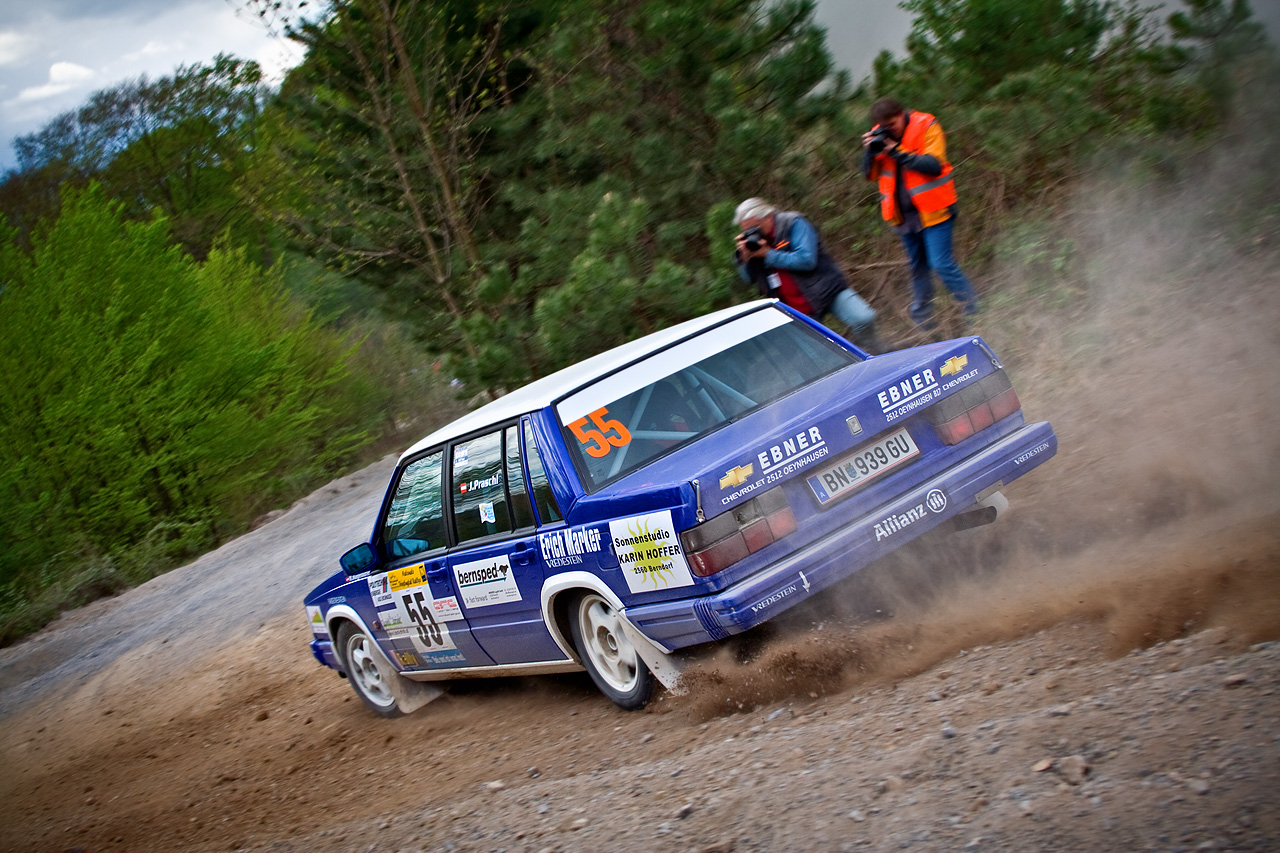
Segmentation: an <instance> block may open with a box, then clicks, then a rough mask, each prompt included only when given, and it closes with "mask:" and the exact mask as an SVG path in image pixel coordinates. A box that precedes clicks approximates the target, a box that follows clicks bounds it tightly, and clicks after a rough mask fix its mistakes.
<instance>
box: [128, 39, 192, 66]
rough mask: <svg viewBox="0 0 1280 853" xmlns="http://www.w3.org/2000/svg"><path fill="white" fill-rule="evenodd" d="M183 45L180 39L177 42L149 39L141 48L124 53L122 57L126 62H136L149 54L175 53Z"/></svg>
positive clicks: (149, 55)
mask: <svg viewBox="0 0 1280 853" xmlns="http://www.w3.org/2000/svg"><path fill="white" fill-rule="evenodd" d="M184 47H185V44H184V43H183V42H181V41H179V42H178V43H177V44H173V43H169V42H162V41H149V42H147V43H146V44H144V45H143V46H142V49H141V50H137V51H134V52H133V53H126V54H125V55H124V56H123V57H122V58H123V59H124V60H125V61H126V62H137V61H138V60H140V59H146V58H147V57H151V56H160V55H162V54H165V53H175V52H177V51H181V50H182V49H183V48H184Z"/></svg>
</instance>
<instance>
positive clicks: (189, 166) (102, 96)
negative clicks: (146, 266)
mask: <svg viewBox="0 0 1280 853" xmlns="http://www.w3.org/2000/svg"><path fill="white" fill-rule="evenodd" d="M267 95H268V92H267V90H266V88H265V87H264V85H263V83H262V73H261V70H260V69H259V68H258V65H257V63H255V62H252V61H246V60H240V59H236V58H234V57H230V56H226V55H219V56H218V57H216V58H215V59H214V60H213V62H212V64H210V65H207V66H206V65H191V66H185V67H181V68H179V69H178V70H177V71H176V72H175V73H174V74H173V75H172V76H168V77H162V78H160V79H158V80H148V79H147V78H145V77H141V78H138V79H136V80H129V81H126V82H124V83H121V84H119V85H117V86H113V87H111V88H108V89H103V90H101V91H98V92H95V93H94V94H93V95H92V96H90V98H89V101H88V102H87V103H86V104H85V105H84V106H82V107H80V108H79V109H78V110H73V111H70V112H66V113H63V114H62V115H59V116H57V117H56V118H54V119H53V120H51V121H50V122H49V123H48V124H46V125H45V126H44V127H43V128H42V129H41V130H39V131H37V132H35V133H31V134H28V135H26V136H21V137H19V138H18V139H16V140H14V149H15V151H16V152H17V156H18V163H19V168H18V170H17V171H16V172H13V173H11V174H9V175H8V176H6V179H5V181H4V182H3V184H0V211H3V212H4V213H5V214H6V215H7V216H8V217H9V220H10V223H11V224H12V225H15V226H18V227H19V228H20V231H21V233H22V235H23V237H24V239H26V238H29V236H30V234H31V233H32V231H33V230H34V228H35V227H36V225H37V224H38V223H39V222H40V221H46V220H52V219H53V218H54V217H56V215H57V210H58V204H59V194H60V191H61V188H62V187H64V186H66V185H70V186H76V187H84V186H86V185H87V184H88V183H89V182H90V181H97V182H98V183H100V184H101V185H102V186H103V189H104V191H105V192H106V193H107V195H108V196H109V197H111V198H114V199H116V200H118V201H120V202H121V203H122V204H123V205H124V210H125V213H126V215H128V216H129V217H130V218H132V219H147V218H149V217H150V216H151V215H152V214H153V213H154V212H157V211H159V212H161V213H163V214H164V215H165V216H166V217H167V218H168V219H169V220H170V223H171V229H172V232H173V235H174V237H175V238H176V239H177V240H178V242H180V243H181V245H182V246H183V247H184V248H186V250H187V251H188V252H189V253H190V254H192V255H193V256H194V257H196V258H197V259H203V258H204V257H205V256H206V255H207V254H208V252H209V250H210V248H211V247H212V246H213V243H214V241H215V240H216V239H217V238H218V237H219V236H221V235H223V234H224V233H225V232H227V231H228V230H230V232H231V239H232V240H233V241H234V243H235V244H236V245H244V246H249V247H252V248H254V249H255V250H262V249H264V248H265V247H264V245H263V243H262V240H261V237H260V236H259V235H258V230H259V229H257V228H256V227H255V223H254V222H253V220H252V219H251V218H250V216H249V213H250V211H249V209H248V208H247V207H245V206H244V205H243V204H241V203H240V199H239V198H238V196H237V194H236V192H235V189H234V187H235V183H236V182H237V181H238V180H239V179H240V178H241V177H242V176H243V174H244V172H245V170H246V169H247V166H248V158H249V155H250V152H252V151H253V150H254V148H255V146H256V140H255V135H256V132H257V128H258V116H259V114H260V112H261V110H262V105H263V103H264V101H265V99H266V97H267Z"/></svg>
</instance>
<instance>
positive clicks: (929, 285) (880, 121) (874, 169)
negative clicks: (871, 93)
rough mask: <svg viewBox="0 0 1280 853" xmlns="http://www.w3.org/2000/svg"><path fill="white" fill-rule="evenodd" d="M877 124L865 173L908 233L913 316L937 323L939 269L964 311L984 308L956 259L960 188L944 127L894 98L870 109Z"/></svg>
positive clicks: (867, 146)
mask: <svg viewBox="0 0 1280 853" xmlns="http://www.w3.org/2000/svg"><path fill="white" fill-rule="evenodd" d="M871 120H872V122H874V124H875V126H874V127H872V128H871V130H869V131H868V132H866V133H864V134H863V135H862V147H863V148H864V154H863V160H862V173H863V174H864V175H865V176H866V177H867V180H870V181H875V182H877V184H879V187H880V212H881V214H883V215H884V218H885V220H886V221H887V222H889V224H890V225H891V226H892V227H893V230H894V231H895V232H896V233H897V234H898V236H899V237H900V238H901V239H902V245H903V248H905V249H906V251H907V260H908V261H909V262H910V264H911V291H912V301H911V319H912V320H914V321H915V322H916V324H917V325H919V326H922V327H924V328H926V329H932V328H933V322H932V316H933V275H932V273H935V272H936V273H937V274H938V278H940V279H942V283H943V284H944V285H946V288H947V290H949V291H951V296H952V298H954V299H955V300H956V302H958V303H960V305H961V306H962V308H963V310H964V313H965V316H967V317H972V316H973V315H974V314H976V313H978V296H977V294H976V293H974V291H973V285H972V284H971V283H970V282H969V279H968V278H966V277H965V274H964V272H963V271H962V270H961V269H960V265H959V264H957V263H956V259H955V255H954V253H953V251H952V248H951V231H952V228H953V227H954V226H955V219H956V188H955V184H954V183H953V182H952V175H951V163H950V162H948V161H947V141H946V137H945V136H944V135H943V133H942V125H941V124H939V123H938V120H937V119H936V118H934V117H933V116H931V115H929V114H928V113H925V112H920V111H919V110H906V109H904V108H903V106H902V104H900V103H898V102H897V101H895V100H894V99H893V98H881V99H880V100H878V101H876V102H875V104H874V105H872V107H871Z"/></svg>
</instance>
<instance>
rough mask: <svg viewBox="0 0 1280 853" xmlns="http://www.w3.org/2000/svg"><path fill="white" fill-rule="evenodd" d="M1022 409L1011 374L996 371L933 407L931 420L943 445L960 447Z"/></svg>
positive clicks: (930, 413)
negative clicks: (970, 437) (976, 434)
mask: <svg viewBox="0 0 1280 853" xmlns="http://www.w3.org/2000/svg"><path fill="white" fill-rule="evenodd" d="M1021 408H1022V404H1021V403H1020V402H1019V401H1018V394H1017V392H1016V391H1014V390H1013V385H1012V384H1011V383H1010V382H1009V376H1008V374H1006V373H1005V372H1004V371H1003V370H996V371H995V372H994V373H991V374H989V375H987V376H984V377H982V378H981V379H979V380H978V381H977V382H974V383H973V384H971V385H967V386H965V387H964V388H962V389H960V390H959V391H957V392H956V393H955V394H952V395H951V396H950V397H946V398H944V399H943V400H941V401H939V402H937V403H935V404H933V405H932V406H930V407H929V410H928V418H929V422H930V423H932V424H933V428H934V430H936V431H937V433H938V438H940V439H941V440H942V443H943V444H959V443H960V442H962V441H964V440H965V439H966V438H968V437H969V436H971V435H973V434H974V433H977V432H981V431H982V430H984V429H986V428H987V427H989V426H991V425H992V424H994V423H995V422H997V421H1000V420H1004V419H1005V418H1007V417H1009V416H1010V415H1012V414H1013V413H1015V412H1017V411H1018V410H1019V409H1021Z"/></svg>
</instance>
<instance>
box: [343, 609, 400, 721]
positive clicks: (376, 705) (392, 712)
mask: <svg viewBox="0 0 1280 853" xmlns="http://www.w3.org/2000/svg"><path fill="white" fill-rule="evenodd" d="M337 641H338V656H339V657H340V658H342V665H343V667H344V668H345V669H346V671H347V681H350V682H351V689H352V690H354V691H355V692H356V695H357V696H359V697H360V701H361V702H363V703H364V704H365V707H367V708H368V709H369V710H370V711H373V713H375V714H377V715H378V716H380V717H400V716H403V715H404V712H403V711H401V710H400V707H399V706H398V705H397V704H396V697H395V694H394V692H393V691H392V683H393V679H397V678H399V677H400V673H398V672H396V671H395V670H393V669H391V668H390V667H389V666H388V665H387V662H386V660H385V659H384V658H383V656H382V653H381V652H380V651H378V650H377V649H376V648H375V647H374V641H373V638H372V637H370V636H369V635H368V634H366V633H365V632H364V631H362V630H361V629H360V627H359V626H357V625H356V624H355V623H354V622H343V623H342V627H340V628H339V629H338V636H337Z"/></svg>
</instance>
